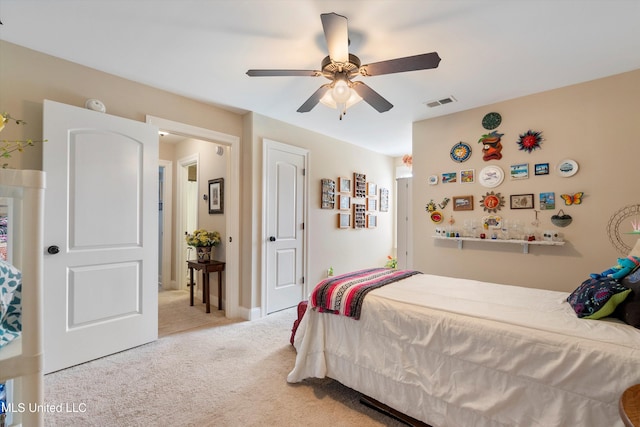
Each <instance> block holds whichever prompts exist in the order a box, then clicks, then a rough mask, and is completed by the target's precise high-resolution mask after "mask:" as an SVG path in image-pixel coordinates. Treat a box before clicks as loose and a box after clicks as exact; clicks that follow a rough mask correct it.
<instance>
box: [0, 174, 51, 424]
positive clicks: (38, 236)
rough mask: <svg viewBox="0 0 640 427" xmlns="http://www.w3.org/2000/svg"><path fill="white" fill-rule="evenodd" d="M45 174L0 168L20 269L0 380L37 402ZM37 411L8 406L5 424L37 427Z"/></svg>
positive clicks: (0, 355)
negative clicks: (12, 332) (17, 321)
mask: <svg viewBox="0 0 640 427" xmlns="http://www.w3.org/2000/svg"><path fill="white" fill-rule="evenodd" d="M44 188H45V174H44V172H42V171H35V170H15V169H0V198H5V199H9V200H10V203H7V205H8V206H10V212H9V213H8V216H9V221H11V223H12V227H11V229H12V235H11V236H9V237H8V239H9V241H8V245H10V246H11V253H12V260H11V262H12V264H13V265H15V266H16V267H17V268H18V269H19V270H21V272H22V334H21V336H20V337H19V338H17V339H15V340H13V341H11V342H10V343H9V344H8V345H6V346H4V347H2V348H0V382H5V381H8V380H11V379H13V380H14V382H15V386H14V387H13V389H14V393H13V403H14V404H16V405H17V404H18V403H23V404H24V405H25V407H26V408H29V405H31V408H37V406H34V405H42V403H43V372H42V368H43V337H42V257H43V227H44V210H43V208H44ZM43 413H44V411H42V410H34V411H30V410H25V411H24V412H20V411H14V412H13V413H12V415H13V417H12V418H13V421H12V423H11V424H10V425H24V426H41V425H43Z"/></svg>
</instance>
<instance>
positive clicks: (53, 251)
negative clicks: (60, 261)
mask: <svg viewBox="0 0 640 427" xmlns="http://www.w3.org/2000/svg"><path fill="white" fill-rule="evenodd" d="M47 252H49V253H50V254H51V255H55V254H57V253H58V252H60V248H59V247H57V246H56V245H53V246H49V247H48V248H47Z"/></svg>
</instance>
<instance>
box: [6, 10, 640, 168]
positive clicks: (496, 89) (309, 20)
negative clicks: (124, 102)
mask: <svg viewBox="0 0 640 427" xmlns="http://www.w3.org/2000/svg"><path fill="white" fill-rule="evenodd" d="M327 12H336V13H339V14H341V15H344V16H346V17H347V18H348V19H349V33H350V39H351V46H350V53H353V54H355V55H357V56H358V57H359V58H360V60H361V61H362V63H363V64H366V63H372V62H378V61H382V60H387V59H393V58H398V57H404V56H411V55H416V54H420V53H427V52H432V51H437V52H438V53H439V55H440V57H441V58H442V62H441V63H440V66H439V67H438V68H437V69H434V70H423V71H413V72H408V73H400V74H391V75H385V76H376V77H368V78H363V80H364V81H365V82H366V83H367V84H368V85H369V86H370V87H371V88H373V89H374V90H375V91H377V92H378V93H379V94H381V95H382V96H384V97H385V98H386V99H388V100H389V101H390V102H391V103H392V104H393V105H394V108H393V109H391V110H390V111H388V112H386V113H378V112H376V111H375V110H374V109H373V108H371V107H370V106H369V105H368V104H366V103H364V102H361V103H359V104H357V105H355V106H354V107H352V108H350V109H349V111H348V114H347V115H346V117H345V119H344V120H342V121H340V120H338V112H337V111H336V110H332V109H329V108H327V107H325V106H324V105H322V104H319V105H317V106H316V107H315V108H314V109H313V110H312V111H311V112H309V113H297V112H296V110H297V108H298V107H299V106H300V105H301V104H302V103H303V102H304V101H305V100H306V99H307V98H308V97H309V96H311V94H312V93H313V92H314V91H315V90H316V89H317V88H318V87H319V86H320V85H322V84H324V83H326V82H327V80H326V79H324V78H322V77H318V78H311V77H248V76H247V75H246V74H245V72H246V71H247V70H248V69H250V68H266V69H271V68H276V69H319V68H320V62H321V61H322V59H323V58H324V57H325V56H326V55H327V51H326V46H325V41H324V37H323V32H322V24H321V22H320V14H321V13H327ZM0 20H1V21H2V22H3V24H4V25H2V26H0V38H1V39H3V40H6V41H9V42H12V43H15V44H19V45H22V46H25V47H28V48H31V49H34V50H37V51H41V52H44V53H47V54H51V55H54V56H57V57H61V58H64V59H67V60H70V61H73V62H76V63H79V64H82V65H86V66H89V67H92V68H95V69H98V70H102V71H105V72H108V73H111V74H115V75H118V76H121V77H124V78H127V79H130V80H134V81H137V82H140V83H144V84H147V85H151V86H154V87H157V88H160V89H164V90H167V91H170V92H173V93H177V94H180V95H184V96H187V97H190V98H194V99H197V100H200V101H203V102H206V103H210V104H214V105H218V106H221V107H223V108H228V109H231V110H232V111H237V112H244V111H255V112H257V113H259V114H262V115H265V116H268V117H272V118H275V119H278V120H281V121H284V122H287V123H291V124H293V125H296V126H300V127H303V128H307V129H311V130H313V131H316V132H319V133H322V134H325V135H328V136H331V137H334V138H338V139H341V140H343V141H347V142H350V143H353V144H356V145H361V146H365V147H368V148H370V149H372V150H375V151H378V152H381V153H385V154H389V155H394V156H398V155H402V154H405V153H408V152H410V151H411V127H412V122H415V121H418V120H423V119H426V118H430V117H435V116H439V115H445V114H450V113H454V112H457V111H462V110H467V109H470V108H474V107H478V106H482V105H486V104H490V103H494V102H497V101H502V100H506V99H511V98H515V97H519V96H523V95H527V94H531V93H535V92H540V91H544V90H548V89H553V88H557V87H562V86H566V85H570V84H574V83H579V82H583V81H588V80H593V79H596V78H600V77H604V76H608V75H613V74H618V73H621V72H625V71H630V70H634V69H639V68H640V24H639V22H640V1H638V0H548V1H547V0H393V1H392V0H362V1H361V0H349V1H345V0H341V1H333V0H328V1H324V0H56V1H51V0H0ZM0 60H3V58H0ZM448 96H454V97H455V98H456V99H457V102H456V103H453V104H448V105H445V106H440V107H436V108H432V109H429V108H427V107H426V106H425V102H427V101H431V100H434V99H440V98H444V97H448ZM87 97H88V98H89V97H91V94H87ZM108 108H109V106H108V105H107V109H108ZM542 108H543V107H542ZM487 112H488V111H487ZM478 120H479V121H480V120H481V117H478Z"/></svg>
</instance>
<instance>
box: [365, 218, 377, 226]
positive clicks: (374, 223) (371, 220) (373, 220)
mask: <svg viewBox="0 0 640 427" xmlns="http://www.w3.org/2000/svg"><path fill="white" fill-rule="evenodd" d="M377 226H378V217H377V216H376V215H367V228H376V227H377Z"/></svg>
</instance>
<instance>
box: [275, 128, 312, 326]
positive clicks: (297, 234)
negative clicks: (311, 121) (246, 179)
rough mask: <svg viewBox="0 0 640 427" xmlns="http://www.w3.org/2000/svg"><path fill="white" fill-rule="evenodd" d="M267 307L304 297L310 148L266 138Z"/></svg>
mask: <svg viewBox="0 0 640 427" xmlns="http://www.w3.org/2000/svg"><path fill="white" fill-rule="evenodd" d="M265 150H266V152H265V169H264V170H265V172H266V179H265V183H266V184H265V185H266V192H265V212H266V219H265V223H266V227H265V231H266V236H265V237H266V263H265V268H264V271H265V276H266V288H267V290H266V309H267V314H269V313H273V312H274V311H278V310H283V309H285V308H289V307H293V306H295V305H296V304H298V303H299V302H300V301H302V299H303V295H304V276H305V271H304V270H305V258H304V257H305V253H304V252H305V251H304V245H305V229H304V222H305V219H304V216H305V205H306V201H305V197H306V189H305V185H306V182H305V168H306V162H307V152H306V150H302V149H300V148H297V147H292V146H289V145H285V144H281V143H277V142H274V141H268V140H265Z"/></svg>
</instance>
